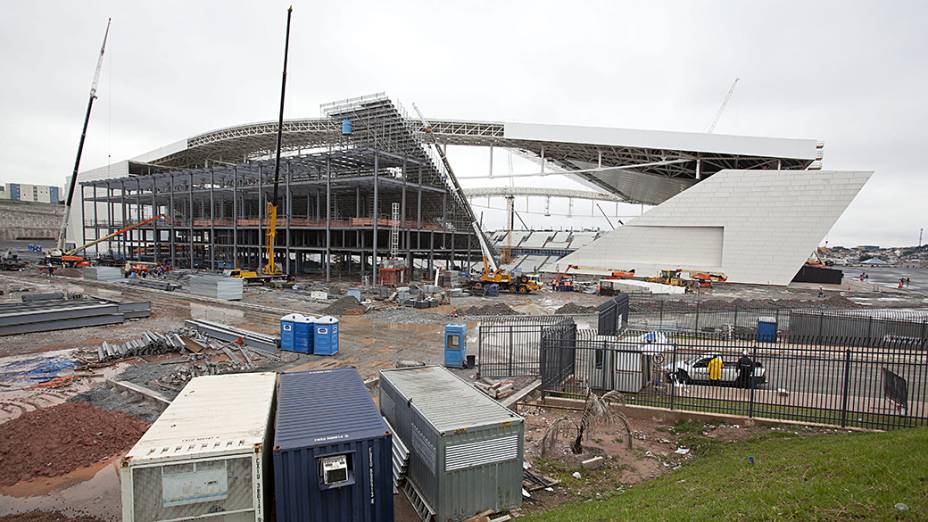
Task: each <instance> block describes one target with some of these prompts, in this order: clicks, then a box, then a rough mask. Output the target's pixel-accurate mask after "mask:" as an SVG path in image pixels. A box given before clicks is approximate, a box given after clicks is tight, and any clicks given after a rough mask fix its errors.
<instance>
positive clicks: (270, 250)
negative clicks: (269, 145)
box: [264, 6, 293, 275]
mask: <svg viewBox="0 0 928 522" xmlns="http://www.w3.org/2000/svg"><path fill="white" fill-rule="evenodd" d="M292 13H293V6H290V7H289V8H287V36H286V37H285V39H284V72H283V77H282V79H281V81H280V113H279V114H278V117H277V161H276V162H275V163H274V196H273V198H272V199H271V200H270V201H268V202H267V206H266V207H265V208H266V210H267V212H266V214H267V232H266V234H265V252H266V255H267V263H266V264H265V265H264V274H265V275H280V274H281V273H283V271H282V270H281V269H280V268H278V266H277V261H276V260H275V259H274V240H275V238H276V237H277V202H278V189H279V187H280V149H281V145H282V142H283V132H284V96H285V95H286V94H287V55H288V54H289V51H290V15H291V14H292Z"/></svg>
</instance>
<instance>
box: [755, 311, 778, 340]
mask: <svg viewBox="0 0 928 522" xmlns="http://www.w3.org/2000/svg"><path fill="white" fill-rule="evenodd" d="M755 340H756V341H757V342H759V343H774V342H776V341H777V320H776V319H774V318H773V317H761V318H759V319H758V320H757V335H756V336H755Z"/></svg>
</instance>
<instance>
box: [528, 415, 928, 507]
mask: <svg viewBox="0 0 928 522" xmlns="http://www.w3.org/2000/svg"><path fill="white" fill-rule="evenodd" d="M749 455H750V456H753V457H754V462H755V463H754V464H753V465H752V464H750V463H749V462H748V456H749ZM612 493H614V492H612ZM898 502H902V503H905V504H907V505H908V510H907V511H898V510H897V509H896V508H895V507H894V506H895V504H896V503H898ZM520 520H525V521H526V522H528V521H549V520H550V521H559V522H560V521H584V522H586V521H604V520H636V521H637V520H662V521H663V520H726V521H728V520H751V521H755V520H823V521H824V520H828V521H839V520H840V521H844V520H928V429H911V430H897V431H893V432H888V433H850V434H849V433H842V434H815V435H794V434H790V433H788V432H772V433H770V434H768V435H764V436H762V437H760V438H756V439H751V440H746V441H741V442H734V443H715V444H706V445H705V446H704V447H703V448H701V450H700V452H699V457H698V458H697V459H695V460H694V461H693V462H692V463H691V464H687V465H685V466H683V467H682V468H681V469H679V470H677V471H674V472H672V473H668V474H666V475H664V476H662V477H661V478H658V479H656V480H653V481H650V482H646V483H643V484H640V485H637V486H634V487H630V488H628V489H626V490H624V492H621V493H618V494H611V495H609V497H608V498H606V499H605V500H589V501H584V502H576V503H570V504H565V505H562V506H560V507H557V508H555V509H553V510H550V511H547V512H544V513H538V514H534V515H529V516H526V517H524V518H520Z"/></svg>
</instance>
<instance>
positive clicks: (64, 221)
mask: <svg viewBox="0 0 928 522" xmlns="http://www.w3.org/2000/svg"><path fill="white" fill-rule="evenodd" d="M111 21H112V19H111V18H107V19H106V31H105V32H104V33H103V45H101V46H100V56H99V57H98V58H97V68H96V70H95V71H94V73H93V82H92V83H91V84H90V99H89V100H87V112H86V114H84V127H83V129H82V130H81V139H80V142H79V143H78V145H77V158H75V160H74V170H73V171H72V172H71V181H70V182H69V183H68V196H67V199H65V204H64V216H62V218H61V228H60V229H59V230H58V243H57V245H56V247H57V250H58V252H59V253H60V252H62V251H64V243H65V238H66V237H67V234H68V221H69V219H70V216H71V202H72V200H73V199H74V186H75V185H77V171H78V169H79V168H80V166H81V154H82V153H83V152H84V140H85V139H86V138H87V125H88V124H89V123H90V111H91V109H93V101H94V100H95V99H97V84H99V83H100V69H102V68H103V53H104V52H106V39H107V37H109V35H110V22H111ZM94 204H96V203H94Z"/></svg>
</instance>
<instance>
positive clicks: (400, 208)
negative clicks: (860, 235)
mask: <svg viewBox="0 0 928 522" xmlns="http://www.w3.org/2000/svg"><path fill="white" fill-rule="evenodd" d="M323 112H324V113H325V114H326V115H327V116H329V117H330V118H332V119H333V120H336V121H340V120H342V119H343V118H349V119H350V120H351V122H352V127H353V132H352V134H351V135H349V136H344V137H339V136H337V135H336V134H333V135H332V136H331V137H330V139H329V140H328V143H329V145H328V146H327V147H325V148H324V149H323V150H316V151H311V152H309V153H306V154H303V153H300V154H298V155H291V156H289V157H285V158H284V159H283V165H282V172H281V176H282V180H281V182H282V188H283V198H282V201H281V211H280V212H279V214H278V215H279V217H278V234H277V240H276V244H275V255H276V257H277V259H276V261H277V263H279V264H280V265H281V266H282V267H284V270H285V272H286V273H287V274H290V275H297V274H306V273H319V274H322V273H324V274H325V276H326V279H327V280H328V279H330V278H331V276H332V272H333V271H335V273H336V274H338V275H344V274H371V275H372V280H374V281H376V280H377V269H378V265H380V264H381V261H383V260H384V259H386V257H387V256H390V257H391V258H399V259H402V258H405V259H406V267H407V268H408V269H409V270H413V269H414V268H420V269H422V270H426V271H428V272H431V271H433V270H434V267H435V266H436V262H437V261H444V264H445V268H448V269H453V268H455V267H457V268H461V269H469V268H470V265H471V263H472V260H476V259H479V258H480V255H479V253H478V251H477V250H476V248H477V242H476V240H475V239H474V237H473V234H474V233H473V230H472V229H471V226H470V224H471V216H472V212H471V211H470V208H469V207H468V206H467V205H468V203H467V201H466V200H464V199H463V198H462V197H461V196H460V195H459V192H458V191H457V190H456V182H455V181H454V178H453V173H451V172H449V171H448V170H447V169H446V166H445V165H443V164H442V162H441V161H438V160H437V159H436V158H435V157H434V154H432V151H431V149H430V148H429V147H427V146H426V145H425V144H423V143H422V141H420V137H419V135H418V134H417V133H416V132H415V128H414V126H412V125H411V124H410V123H409V122H408V119H407V118H406V117H405V116H404V114H403V112H402V108H398V107H397V106H396V105H395V104H393V102H392V101H390V100H389V99H388V98H386V97H385V96H383V95H375V96H371V97H364V98H356V99H352V100H345V101H343V102H337V103H333V104H327V105H325V106H323ZM333 129H336V126H334V125H333ZM335 132H337V131H335ZM272 176H273V161H272V160H271V159H261V160H248V161H243V162H242V163H239V164H228V163H223V164H219V163H218V162H215V161H214V162H212V165H211V166H210V167H206V168H192V169H170V168H165V169H163V170H162V171H161V172H150V173H147V174H144V175H135V176H133V175H130V176H129V177H125V178H118V179H104V180H97V181H90V182H85V183H82V184H81V191H82V196H83V201H84V205H85V209H84V210H85V212H84V216H85V219H84V223H83V239H84V242H87V241H89V240H93V239H98V238H102V237H104V236H106V235H107V234H108V233H110V232H112V231H115V230H118V229H119V228H121V227H122V226H124V224H128V223H133V222H138V221H142V220H143V219H145V218H146V217H151V216H155V215H159V214H160V215H162V216H164V218H163V219H162V220H158V221H156V222H154V223H152V224H150V225H146V226H144V227H140V228H138V229H136V230H133V231H131V232H129V233H127V234H124V235H122V236H119V237H117V238H113V239H110V240H106V241H103V242H101V244H100V245H99V248H98V251H97V253H109V254H113V255H115V256H120V257H124V258H126V259H134V260H144V261H151V262H161V263H167V264H170V265H171V266H172V267H177V268H208V269H212V270H219V269H224V268H233V267H238V268H242V269H256V268H258V267H260V266H263V264H264V263H266V261H267V260H266V259H264V252H263V250H262V249H263V247H264V245H263V242H264V233H263V231H264V229H265V227H266V216H264V205H263V202H264V201H265V198H266V191H269V190H272V182H273V180H272V179H271V178H272ZM88 207H89V208H88ZM384 228H387V229H389V230H384ZM384 232H387V233H384ZM413 275H414V274H413V273H410V276H413Z"/></svg>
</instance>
